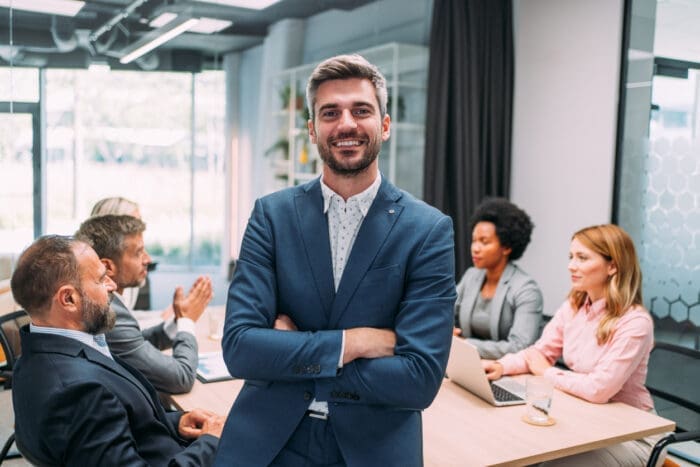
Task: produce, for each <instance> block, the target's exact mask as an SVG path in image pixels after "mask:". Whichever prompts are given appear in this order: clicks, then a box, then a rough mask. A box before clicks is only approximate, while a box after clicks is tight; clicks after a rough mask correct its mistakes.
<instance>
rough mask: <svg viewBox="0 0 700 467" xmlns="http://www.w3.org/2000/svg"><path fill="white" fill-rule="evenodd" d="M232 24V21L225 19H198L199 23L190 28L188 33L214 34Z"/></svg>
mask: <svg viewBox="0 0 700 467" xmlns="http://www.w3.org/2000/svg"><path fill="white" fill-rule="evenodd" d="M232 24H233V22H232V21H228V20H225V19H214V18H206V17H205V18H199V23H197V24H195V25H194V26H192V27H191V28H190V32H198V33H200V34H214V33H215V32H219V31H221V30H222V29H226V28H227V27H229V26H231V25H232Z"/></svg>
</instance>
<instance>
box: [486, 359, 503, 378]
mask: <svg viewBox="0 0 700 467" xmlns="http://www.w3.org/2000/svg"><path fill="white" fill-rule="evenodd" d="M481 366H482V368H483V369H484V371H485V372H486V377H487V378H488V379H490V380H492V381H493V380H495V379H498V378H500V377H501V376H503V365H501V363H500V362H498V361H496V360H482V361H481Z"/></svg>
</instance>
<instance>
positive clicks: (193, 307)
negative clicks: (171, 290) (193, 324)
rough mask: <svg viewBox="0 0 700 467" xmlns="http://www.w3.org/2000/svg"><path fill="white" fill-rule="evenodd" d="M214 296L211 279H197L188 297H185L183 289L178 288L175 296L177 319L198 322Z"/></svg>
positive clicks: (174, 309)
mask: <svg viewBox="0 0 700 467" xmlns="http://www.w3.org/2000/svg"><path fill="white" fill-rule="evenodd" d="M213 295H214V293H213V290H212V286H211V279H209V278H208V277H206V276H199V277H198V278H197V280H196V281H195V282H194V284H192V288H191V289H190V292H189V293H188V294H187V296H185V294H184V292H183V290H182V287H177V288H176V289H175V294H174V295H173V311H174V312H175V319H178V318H189V319H191V320H192V321H197V320H198V319H199V317H200V316H202V313H204V310H206V308H207V305H208V304H209V301H210V300H211V298H212V297H213Z"/></svg>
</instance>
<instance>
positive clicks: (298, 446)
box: [270, 415, 345, 467]
mask: <svg viewBox="0 0 700 467" xmlns="http://www.w3.org/2000/svg"><path fill="white" fill-rule="evenodd" d="M270 466H280V467H282V466H284V467H291V466H294V467H297V466H298V467H314V466H329V467H344V466H345V462H344V461H343V456H342V454H341V453H340V448H339V447H338V442H337V441H336V439H335V434H334V433H333V427H332V426H331V419H330V418H328V419H326V420H321V419H318V418H313V417H309V416H308V415H306V416H304V418H302V419H301V422H300V423H299V426H297V428H296V430H294V433H292V437H291V438H289V440H288V441H287V444H285V445H284V447H283V448H282V450H281V451H280V452H279V454H277V457H275V458H274V460H273V461H272V464H270Z"/></svg>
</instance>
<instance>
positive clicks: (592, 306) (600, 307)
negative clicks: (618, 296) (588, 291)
mask: <svg viewBox="0 0 700 467" xmlns="http://www.w3.org/2000/svg"><path fill="white" fill-rule="evenodd" d="M582 308H583V311H585V312H586V315H587V316H590V317H594V316H598V315H599V314H601V313H603V312H604V311H605V308H606V302H605V298H599V299H598V300H596V301H595V302H591V299H590V297H589V298H586V302H585V303H584V304H583V307H582Z"/></svg>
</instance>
